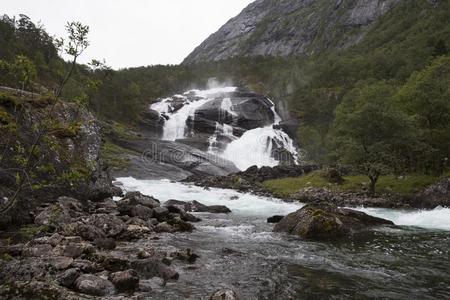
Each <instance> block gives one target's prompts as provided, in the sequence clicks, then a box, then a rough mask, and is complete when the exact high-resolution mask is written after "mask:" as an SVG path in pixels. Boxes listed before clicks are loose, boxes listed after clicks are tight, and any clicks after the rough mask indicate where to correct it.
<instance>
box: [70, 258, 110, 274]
mask: <svg viewBox="0 0 450 300" xmlns="http://www.w3.org/2000/svg"><path fill="white" fill-rule="evenodd" d="M72 267H73V268H77V269H79V270H80V271H81V272H83V273H98V272H101V271H103V270H104V268H103V267H102V266H101V265H99V264H97V263H95V262H92V261H90V260H85V259H79V258H78V259H75V260H74V261H73V263H72Z"/></svg>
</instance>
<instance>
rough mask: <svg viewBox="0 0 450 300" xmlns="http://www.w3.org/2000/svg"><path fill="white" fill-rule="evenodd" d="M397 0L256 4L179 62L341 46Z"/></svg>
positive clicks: (355, 38) (361, 33) (352, 41)
mask: <svg viewBox="0 0 450 300" xmlns="http://www.w3.org/2000/svg"><path fill="white" fill-rule="evenodd" d="M400 1H402V0H257V1H255V2H253V3H252V4H250V5H249V6H248V7H247V8H245V9H244V10H243V11H242V12H241V13H240V14H239V15H238V16H236V17H235V18H233V19H231V20H230V21H228V23H226V24H225V25H224V26H222V28H220V29H219V31H217V32H216V33H214V34H212V35H211V36H210V37H209V38H208V39H206V40H205V41H204V42H203V43H202V44H201V45H200V46H199V47H197V48H196V49H195V50H194V51H193V52H192V53H191V54H190V55H189V56H188V57H187V58H186V59H185V61H184V63H198V62H204V61H218V60H224V59H228V58H231V57H236V56H259V55H262V56H288V55H311V54H314V53H318V52H323V51H326V50H331V49H342V48H347V47H349V46H351V45H354V44H356V43H358V42H359V41H360V40H361V39H362V38H363V37H364V35H365V33H366V31H367V29H368V28H370V26H371V25H372V24H373V23H374V22H375V21H376V20H377V19H378V18H379V17H380V16H382V15H384V14H385V13H386V12H388V11H389V10H390V9H391V8H392V7H394V6H395V5H396V4H397V3H399V2H400Z"/></svg>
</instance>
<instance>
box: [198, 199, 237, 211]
mask: <svg viewBox="0 0 450 300" xmlns="http://www.w3.org/2000/svg"><path fill="white" fill-rule="evenodd" d="M189 204H190V210H189V211H193V212H209V213H216V214H220V213H225V214H227V213H230V212H231V210H230V209H229V208H228V207H226V206H224V205H210V206H208V205H204V204H202V203H200V202H198V201H195V200H194V201H191V202H190V203H189Z"/></svg>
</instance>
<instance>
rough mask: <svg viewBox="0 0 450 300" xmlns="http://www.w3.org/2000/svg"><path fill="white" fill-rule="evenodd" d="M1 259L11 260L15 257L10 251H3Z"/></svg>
mask: <svg viewBox="0 0 450 300" xmlns="http://www.w3.org/2000/svg"><path fill="white" fill-rule="evenodd" d="M0 260H4V261H11V260H13V257H12V256H11V255H9V254H8V253H3V254H1V255H0Z"/></svg>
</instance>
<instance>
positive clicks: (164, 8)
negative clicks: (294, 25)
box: [0, 0, 254, 69]
mask: <svg viewBox="0 0 450 300" xmlns="http://www.w3.org/2000/svg"><path fill="white" fill-rule="evenodd" d="M253 1H254V0H1V7H0V14H3V13H6V14H8V15H10V16H11V15H16V16H17V15H19V14H25V15H27V16H29V17H30V18H31V19H32V21H33V22H38V21H40V22H41V23H42V24H43V25H44V27H45V28H46V29H47V31H48V32H49V33H50V34H51V35H57V36H65V31H64V25H65V24H66V23H67V22H68V21H80V22H82V23H83V24H85V25H89V26H90V29H91V32H90V41H91V46H90V47H89V49H88V50H87V51H86V52H85V53H84V54H83V56H82V57H81V59H80V61H81V62H88V61H90V60H91V59H93V58H95V59H106V62H107V64H108V65H109V66H112V67H113V68H115V69H118V68H123V67H136V66H143V65H153V64H178V63H180V62H181V61H182V60H183V59H184V58H185V57H186V56H187V55H188V54H189V53H190V52H191V51H192V50H194V48H195V47H196V46H198V45H199V44H200V43H201V42H202V41H203V40H204V39H206V38H207V37H208V36H209V35H210V34H212V33H213V32H215V31H216V30H217V29H219V28H220V26H222V25H223V24H225V22H226V21H228V20H229V19H230V18H232V17H234V16H235V15H237V14H238V13H239V12H240V11H241V10H242V9H243V8H244V7H246V6H247V5H248V4H249V3H251V2H253Z"/></svg>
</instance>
